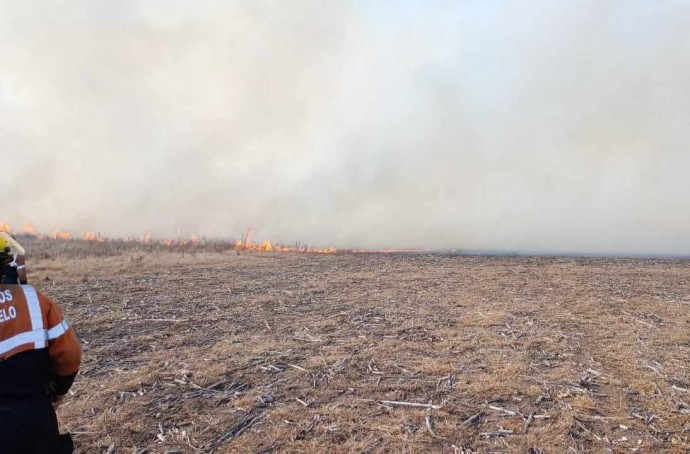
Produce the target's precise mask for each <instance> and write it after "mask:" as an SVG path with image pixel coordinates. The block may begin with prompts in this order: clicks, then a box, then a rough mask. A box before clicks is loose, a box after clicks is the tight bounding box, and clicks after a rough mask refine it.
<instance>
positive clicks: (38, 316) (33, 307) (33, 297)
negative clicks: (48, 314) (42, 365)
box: [21, 285, 47, 348]
mask: <svg viewBox="0 0 690 454" xmlns="http://www.w3.org/2000/svg"><path fill="white" fill-rule="evenodd" d="M21 287H22V291H23V292H24V296H25V297H26V305H27V307H28V308H29V317H30V318H31V330H32V331H31V332H32V333H38V332H42V333H43V337H42V338H41V339H38V336H36V339H35V340H34V348H45V346H46V339H47V335H46V332H45V330H44V329H43V314H42V313H41V303H40V302H39V301H38V294H37V293H36V290H35V289H34V288H33V287H32V286H30V285H22V286H21Z"/></svg>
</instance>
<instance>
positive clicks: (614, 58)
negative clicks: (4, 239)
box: [0, 0, 690, 254]
mask: <svg viewBox="0 0 690 454" xmlns="http://www.w3.org/2000/svg"><path fill="white" fill-rule="evenodd" d="M0 4H1V5H2V14H0V51H1V54H2V55H3V58H2V62H1V63H0V120H1V121H0V140H1V143H2V152H1V153H2V169H3V170H4V175H3V179H2V183H0V185H1V189H2V193H3V195H4V198H3V203H2V207H1V210H0V221H2V220H7V221H9V222H10V223H12V224H17V225H21V223H23V222H31V223H33V224H34V225H35V226H36V227H37V228H38V229H39V230H42V231H50V230H52V229H64V230H71V231H74V232H85V231H98V232H101V233H102V234H104V235H117V236H126V235H141V234H144V233H146V232H151V233H152V234H153V235H158V236H169V235H178V234H179V235H186V234H196V235H207V236H217V237H235V238H237V237H239V236H240V235H241V234H242V233H243V232H244V230H245V229H246V228H247V227H254V228H256V234H255V237H257V239H258V238H262V239H270V240H272V241H274V242H281V241H282V242H294V241H301V242H305V243H309V244H315V245H323V246H335V247H340V248H349V247H371V248H386V247H398V248H401V247H402V248H464V249H494V250H525V251H553V252H558V251H561V252H600V253H651V254H690V228H689V227H690V204H688V203H687V199H688V194H689V193H690V183H688V178H687V177H686V173H687V169H689V168H690V153H688V152H687V144H688V143H690V130H689V129H688V127H687V125H688V124H690V118H689V116H690V91H689V90H687V81H688V80H689V79H690V29H689V28H688V27H687V26H686V24H687V23H688V22H689V20H690V8H688V6H687V4H686V3H685V2H673V1H671V2H662V3H655V2H643V1H631V2H607V1H604V2H602V1H568V2H551V1H515V2H511V1H508V2H486V1H469V2H447V1H429V2H427V1H424V2H422V1H420V2H407V1H402V2H364V1H355V0H352V1H342V2H324V1H307V0H296V1H290V2H285V1H259V0H257V1H210V0H209V1H194V2H189V1H187V2H183V1H170V0H166V1H163V0H160V1H146V2H145V1H118V2H110V1H86V0H69V1H68V0H55V1H51V2H35V1H23V2H14V1H9V0H8V1H2V2H0Z"/></svg>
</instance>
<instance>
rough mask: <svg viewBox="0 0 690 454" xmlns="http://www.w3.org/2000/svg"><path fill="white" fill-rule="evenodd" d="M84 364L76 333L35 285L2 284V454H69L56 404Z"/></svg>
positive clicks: (0, 311)
mask: <svg viewBox="0 0 690 454" xmlns="http://www.w3.org/2000/svg"><path fill="white" fill-rule="evenodd" d="M80 362H81V351H80V348H79V342H78V341H77V338H76V336H75V334H74V330H73V329H72V328H70V327H69V325H68V324H67V321H66V320H65V319H64V318H63V317H62V314H61V313H60V310H59V309H58V307H57V305H56V304H55V303H54V302H53V300H52V299H50V298H49V297H47V296H45V295H43V294H42V293H41V292H38V291H37V290H35V289H34V288H33V287H31V286H29V285H0V452H1V453H8V454H10V453H41V454H42V453H46V454H48V453H61V452H66V451H65V449H64V443H63V442H64V439H61V438H60V435H59V432H58V426H57V418H56V415H55V411H54V409H53V406H52V399H53V398H54V397H56V396H57V397H59V396H63V395H65V394H66V393H67V391H68V390H69V388H70V387H71V386H72V382H73V381H74V377H75V376H76V374H77V371H78V370H79V364H80ZM68 452H71V450H70V451H68Z"/></svg>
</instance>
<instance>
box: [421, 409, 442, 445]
mask: <svg viewBox="0 0 690 454" xmlns="http://www.w3.org/2000/svg"><path fill="white" fill-rule="evenodd" d="M431 411H432V409H431V408H427V409H426V417H425V418H424V422H425V423H426V430H428V431H429V433H430V434H431V436H432V437H434V438H436V439H437V440H445V438H443V437H439V436H438V435H436V433H435V432H434V426H433V421H432V420H431Z"/></svg>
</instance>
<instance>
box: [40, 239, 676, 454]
mask: <svg viewBox="0 0 690 454" xmlns="http://www.w3.org/2000/svg"><path fill="white" fill-rule="evenodd" d="M40 247H41V246H40V244H37V245H34V249H33V251H34V256H33V259H32V256H31V254H29V275H30V283H33V284H35V285H36V286H37V287H39V288H40V289H41V290H43V291H44V292H45V293H47V294H49V295H50V296H53V297H54V298H55V299H56V300H57V301H58V302H59V304H60V306H61V307H62V309H63V312H64V313H65V315H66V317H67V319H68V320H69V322H70V323H71V324H72V326H74V328H75V329H76V332H77V334H78V336H79V337H80V339H81V340H82V341H83V365H82V369H81V372H80V375H79V376H78V377H77V379H76V382H75V385H74V387H73V389H72V393H71V394H72V395H71V396H70V397H69V398H68V399H67V400H66V403H65V404H64V406H63V407H62V408H61V409H60V410H59V420H60V423H61V427H62V429H63V430H69V431H71V432H72V433H73V434H74V439H75V441H76V445H77V452H88V453H96V452H99V453H103V452H108V453H116V452H117V453H143V452H150V453H154V452H155V453H158V452H160V453H164V452H168V453H174V452H183V453H192V452H248V453H258V452H287V453H305V452H306V453H323V452H346V453H350V452H352V453H355V452H356V453H379V452H401V453H402V452H407V453H418V452H442V453H475V452H480V453H490V452H510V453H512V452H516V453H533V454H536V453H567V452H573V453H576V452H578V453H579V452H583V453H584V452H587V453H589V452H612V453H619V452H620V453H623V452H645V453H650V452H655V453H657V452H674V453H684V452H689V450H690V391H689V389H690V368H688V360H689V358H690V262H688V261H680V260H677V261H676V260H633V259H584V258H582V259H572V258H531V257H478V256H454V255H443V254H334V255H311V254H297V253H243V254H242V255H237V254H236V253H235V252H234V251H227V252H199V253H193V254H189V253H186V254H184V255H183V254H181V253H174V252H160V251H158V252H156V251H154V252H141V251H136V250H132V251H128V252H127V251H124V252H123V251H117V254H114V255H111V256H103V257H96V256H89V254H88V253H84V252H83V251H81V252H79V254H70V253H69V251H68V250H67V249H64V250H62V251H61V252H60V253H40Z"/></svg>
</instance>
